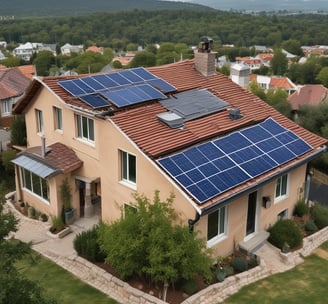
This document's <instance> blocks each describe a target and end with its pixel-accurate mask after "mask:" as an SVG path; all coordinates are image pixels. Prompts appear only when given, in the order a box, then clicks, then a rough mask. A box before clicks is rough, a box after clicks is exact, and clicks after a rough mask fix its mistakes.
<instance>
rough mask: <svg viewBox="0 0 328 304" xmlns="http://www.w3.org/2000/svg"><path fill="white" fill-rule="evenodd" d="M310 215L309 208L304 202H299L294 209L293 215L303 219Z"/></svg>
mask: <svg viewBox="0 0 328 304" xmlns="http://www.w3.org/2000/svg"><path fill="white" fill-rule="evenodd" d="M308 213H309V206H308V205H307V204H306V203H305V201H304V200H299V201H298V202H297V203H296V205H295V208H294V212H293V215H296V216H299V217H302V216H303V215H306V214H308Z"/></svg>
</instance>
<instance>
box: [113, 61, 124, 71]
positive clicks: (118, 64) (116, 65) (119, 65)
mask: <svg viewBox="0 0 328 304" xmlns="http://www.w3.org/2000/svg"><path fill="white" fill-rule="evenodd" d="M112 65H113V68H114V69H121V68H122V67H123V65H122V63H121V61H119V60H114V61H113V62H112Z"/></svg>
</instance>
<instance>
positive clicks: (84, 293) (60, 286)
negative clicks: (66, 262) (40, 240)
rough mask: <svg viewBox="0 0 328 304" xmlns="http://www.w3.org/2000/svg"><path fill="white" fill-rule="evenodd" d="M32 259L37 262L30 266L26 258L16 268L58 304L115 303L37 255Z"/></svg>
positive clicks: (29, 261) (28, 259) (29, 260)
mask: <svg viewBox="0 0 328 304" xmlns="http://www.w3.org/2000/svg"><path fill="white" fill-rule="evenodd" d="M33 259H36V260H38V262H37V263H32V264H31V259H30V258H28V257H26V258H25V259H23V260H22V261H20V262H18V263H17V267H18V268H19V270H20V272H21V273H24V274H25V275H26V277H27V278H29V279H31V280H33V281H37V282H39V284H40V285H41V286H42V287H43V288H44V289H45V291H46V293H47V295H49V296H50V297H52V298H54V299H55V300H57V303H58V304H72V303H79V304H90V303H97V304H114V303H117V302H116V301H114V300H113V299H110V298H109V297H108V296H107V295H105V294H103V293H101V292H100V291H98V290H97V289H95V288H93V287H91V286H89V285H87V284H85V283H83V282H82V281H81V280H79V279H77V278H76V277H74V276H73V275H72V274H71V273H69V272H68V271H66V270H64V269H63V268H61V267H59V266H58V265H57V264H55V263H53V262H52V261H50V260H48V259H46V258H44V257H42V256H39V255H37V254H33Z"/></svg>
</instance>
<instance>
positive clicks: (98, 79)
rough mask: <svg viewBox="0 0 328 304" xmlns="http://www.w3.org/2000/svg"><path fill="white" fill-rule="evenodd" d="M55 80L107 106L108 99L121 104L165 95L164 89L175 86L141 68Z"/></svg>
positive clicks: (88, 100)
mask: <svg viewBox="0 0 328 304" xmlns="http://www.w3.org/2000/svg"><path fill="white" fill-rule="evenodd" d="M58 84H59V85H60V86H61V87H62V88H64V89H65V90H66V91H67V92H69V93H70V94H71V95H73V96H74V97H78V98H80V99H81V100H82V101H83V102H85V103H87V104H89V105H90V106H91V107H93V108H94V109H97V108H101V107H106V106H109V105H110V103H109V101H110V102H112V103H113V104H114V105H116V106H117V107H119V108H120V107H125V106H129V105H133V104H137V103H140V102H144V101H149V100H157V99H165V98H167V97H166V95H165V93H169V92H173V91H175V90H176V88H175V87H174V86H172V85H171V84H169V83H168V82H166V81H164V80H163V79H161V78H159V77H157V76H155V75H153V74H152V73H150V72H148V71H147V70H146V69H144V68H135V69H129V70H123V71H120V72H114V73H108V74H97V75H92V76H87V77H81V78H77V79H70V80H62V81H59V82H58Z"/></svg>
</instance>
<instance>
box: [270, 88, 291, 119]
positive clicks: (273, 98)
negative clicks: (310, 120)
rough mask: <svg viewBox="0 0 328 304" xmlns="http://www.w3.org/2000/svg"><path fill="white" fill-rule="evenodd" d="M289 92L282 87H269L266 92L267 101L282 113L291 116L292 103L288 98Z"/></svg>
mask: <svg viewBox="0 0 328 304" xmlns="http://www.w3.org/2000/svg"><path fill="white" fill-rule="evenodd" d="M287 98H288V94H287V92H286V91H284V90H282V89H275V90H274V89H269V90H268V92H267V93H266V101H267V103H268V104H269V105H270V106H272V107H273V108H275V109H276V110H277V111H279V112H280V113H281V114H283V115H285V116H287V117H290V115H291V105H290V103H289V102H288V100H287Z"/></svg>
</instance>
